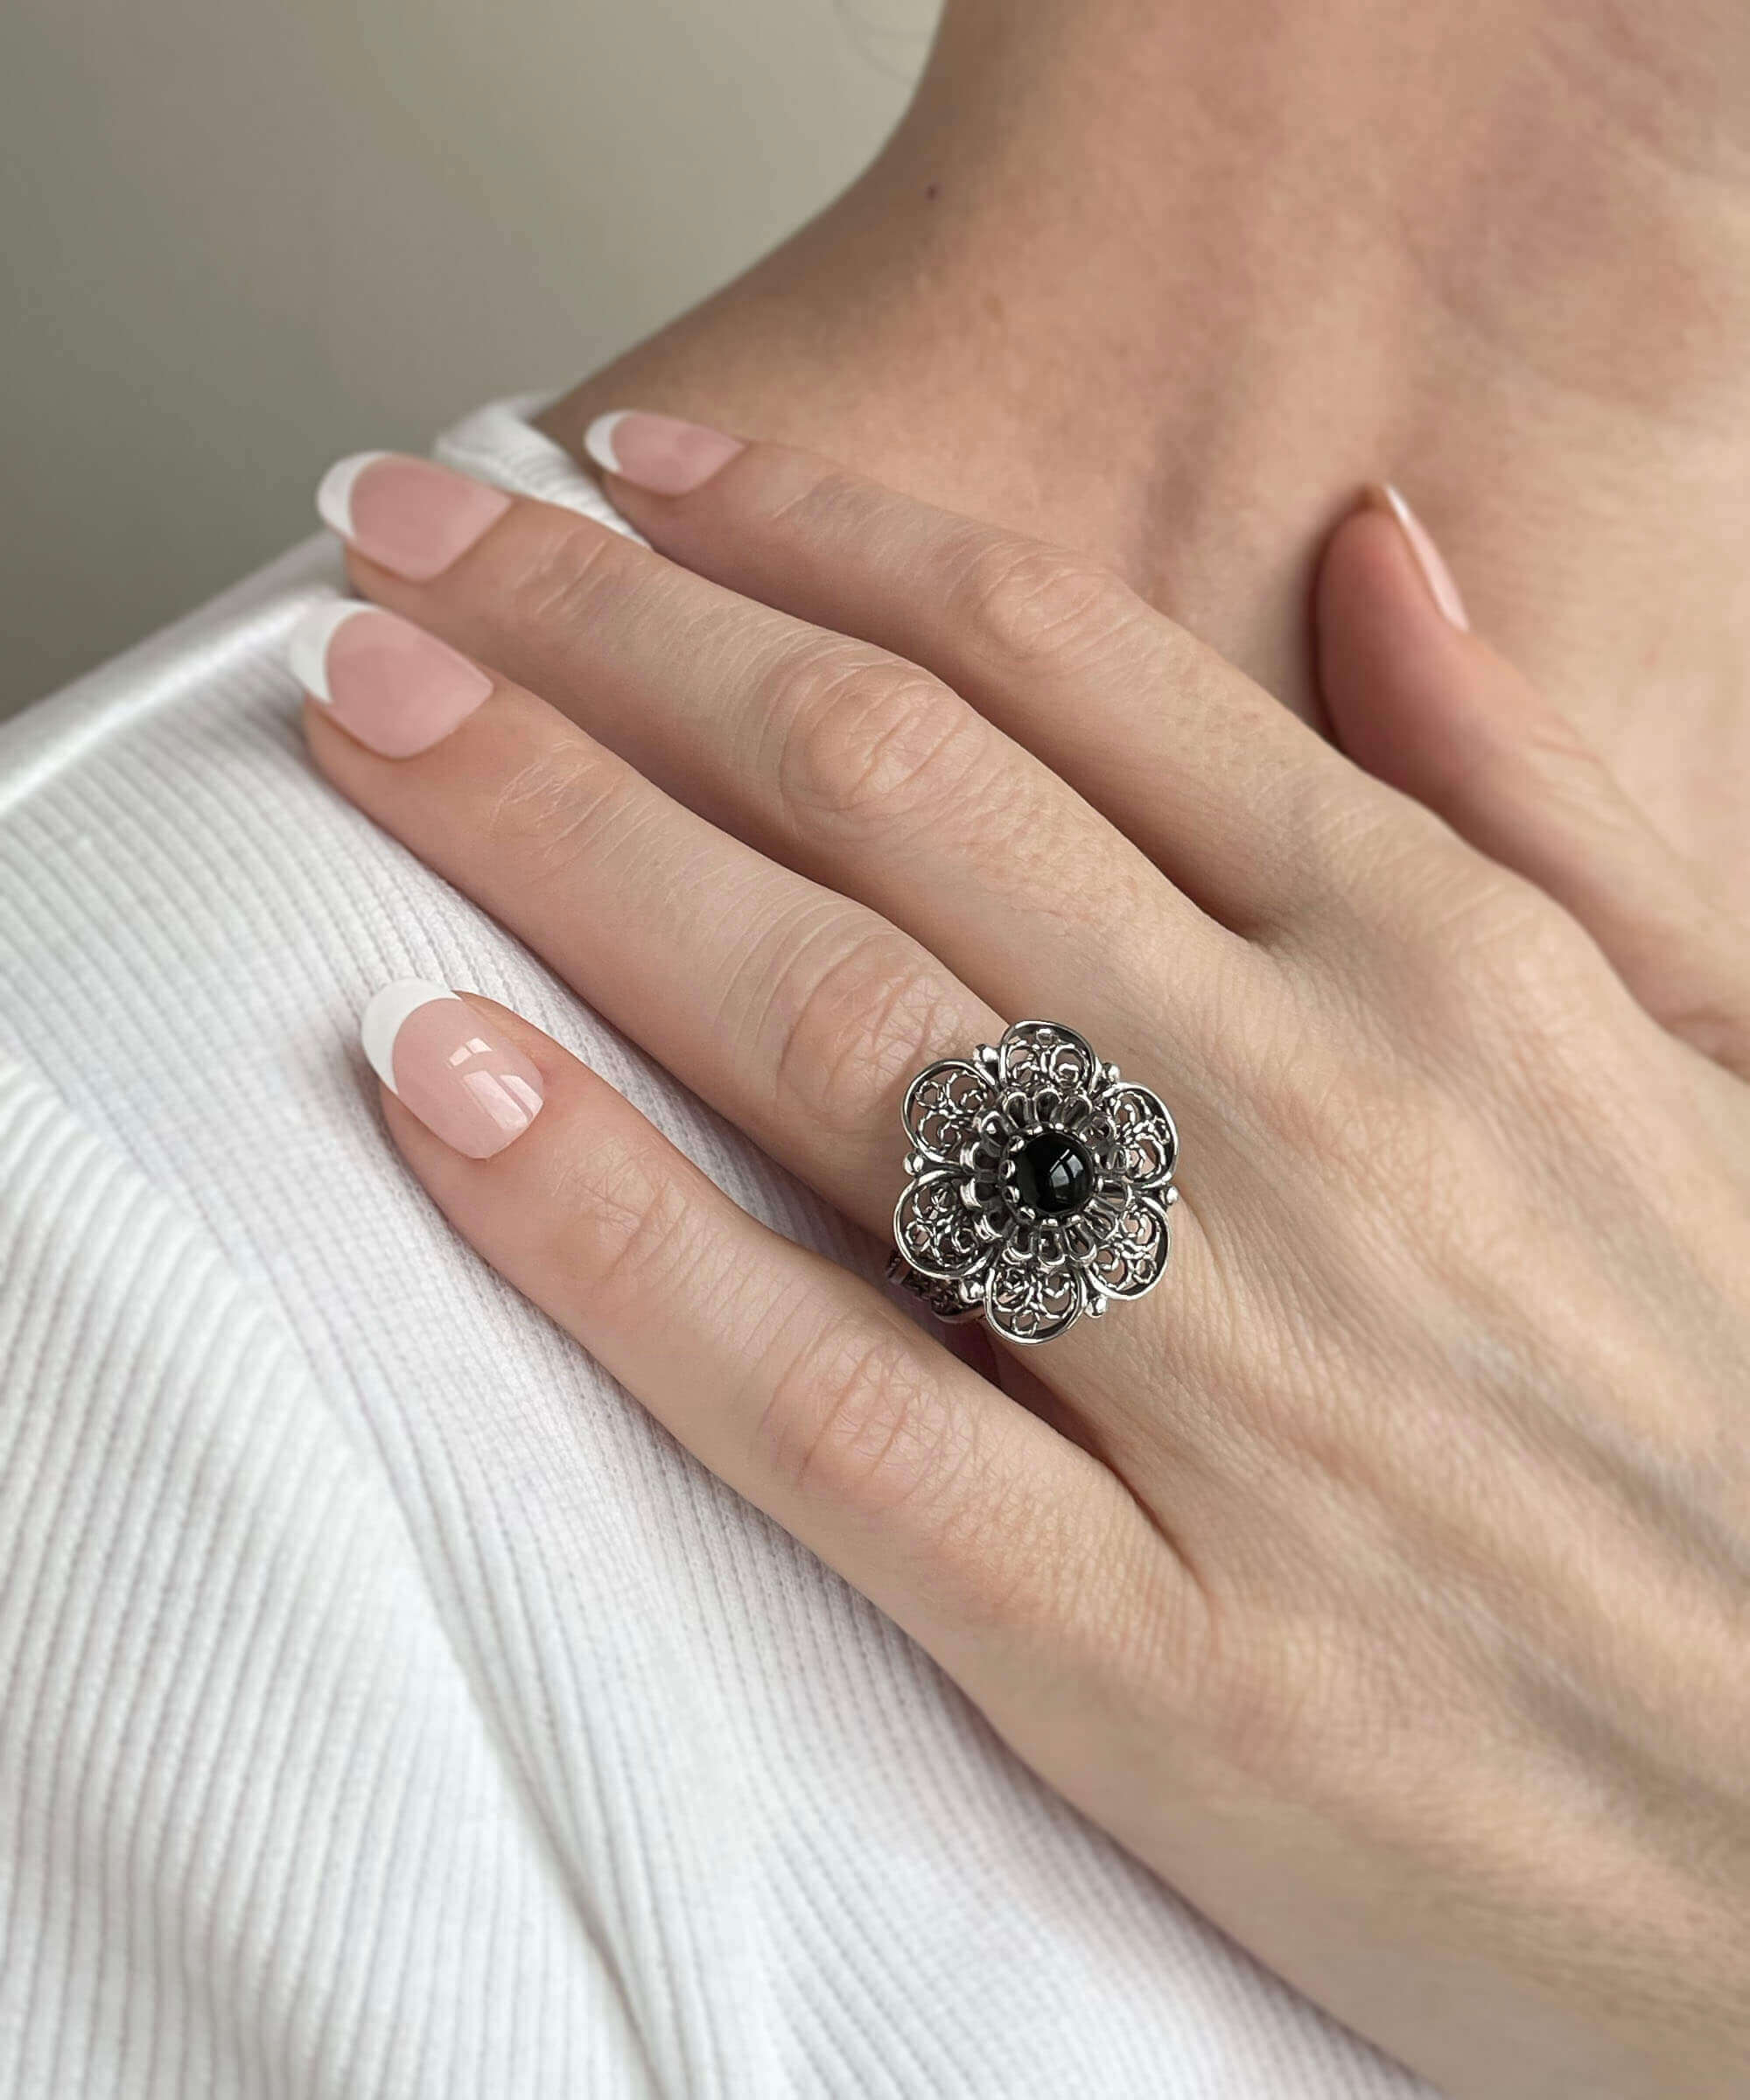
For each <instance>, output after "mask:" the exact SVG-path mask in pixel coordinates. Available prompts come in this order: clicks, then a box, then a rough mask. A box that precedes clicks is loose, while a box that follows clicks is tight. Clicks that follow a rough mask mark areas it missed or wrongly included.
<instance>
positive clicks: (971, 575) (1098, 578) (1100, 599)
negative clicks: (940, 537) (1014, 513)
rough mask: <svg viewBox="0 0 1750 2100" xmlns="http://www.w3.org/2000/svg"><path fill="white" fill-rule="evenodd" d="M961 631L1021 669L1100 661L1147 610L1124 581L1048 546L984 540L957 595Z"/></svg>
mask: <svg viewBox="0 0 1750 2100" xmlns="http://www.w3.org/2000/svg"><path fill="white" fill-rule="evenodd" d="M949 599H950V604H949V613H950V615H951V617H952V619H953V620H954V623H955V626H956V631H959V632H963V633H966V634H970V635H971V636H973V637H975V638H976V640H977V643H978V645H979V646H980V647H981V648H982V650H983V652H984V654H986V655H991V656H994V657H995V658H996V659H997V660H998V662H999V663H1001V664H1003V665H1004V666H1005V667H1007V668H1009V669H1026V668H1029V667H1033V666H1037V665H1038V664H1039V663H1040V662H1041V661H1042V660H1050V661H1053V662H1065V663H1068V664H1074V665H1077V666H1082V665H1085V664H1086V663H1087V662H1089V661H1091V660H1097V658H1098V657H1099V655H1101V654H1102V653H1103V651H1104V650H1105V649H1106V648H1109V647H1110V645H1111V643H1112V642H1113V641H1114V640H1115V639H1116V638H1117V637H1118V636H1120V635H1122V634H1125V633H1126V632H1127V631H1128V630H1129V629H1130V628H1131V627H1133V626H1134V624H1135V622H1136V621H1137V620H1138V619H1139V618H1140V617H1142V616H1143V615H1144V614H1145V612H1146V610H1147V609H1146V607H1145V606H1144V604H1143V601H1142V599H1140V598H1138V596H1137V594H1136V593H1135V591H1132V590H1131V587H1130V585H1129V584H1126V583H1125V582H1124V579H1123V577H1119V576H1117V575H1115V574H1114V573H1113V571H1112V570H1110V569H1107V568H1104V567H1103V566H1102V564H1101V563H1098V562H1096V561H1093V560H1090V559H1089V556H1086V555H1082V554H1076V553H1074V552H1072V551H1070V550H1068V549H1064V548H1059V547H1054V546H1052V545H1050V544H1049V543H1048V542H1045V541H1039V540H1023V539H1011V538H1009V537H1007V536H1005V535H1000V534H998V535H989V536H987V537H984V538H981V539H980V540H979V541H977V542H976V543H975V545H974V548H973V549H972V551H971V553H970V556H968V557H967V558H966V560H965V561H964V563H963V566H962V567H961V569H960V571H959V574H958V576H957V577H956V579H955V581H954V584H953V585H952V587H951V589H950V592H949Z"/></svg>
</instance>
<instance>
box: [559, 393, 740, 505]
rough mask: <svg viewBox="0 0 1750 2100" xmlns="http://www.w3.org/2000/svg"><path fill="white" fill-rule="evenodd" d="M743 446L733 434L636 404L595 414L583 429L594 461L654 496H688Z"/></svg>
mask: <svg viewBox="0 0 1750 2100" xmlns="http://www.w3.org/2000/svg"><path fill="white" fill-rule="evenodd" d="M746 449H747V448H746V446H745V445H744V444H742V442H741V440H740V439H739V437H725V435H724V433H723V432H722V431H721V430H707V429H706V427H705V425H704V423H683V422H681V421H680V420H679V418H678V417H676V416H651V415H648V414H647V413H646V412H645V411H644V410H643V409H614V410H613V412H612V413H611V414H609V415H606V416H597V417H596V419H595V421H594V422H593V423H591V425H590V427H589V429H588V430H585V431H584V451H586V452H587V453H588V454H589V456H590V458H591V459H593V460H594V461H595V463H596V465H598V466H600V467H605V468H606V470H607V472H609V473H611V474H618V475H619V476H620V479H621V480H623V481H630V482H632V483H634V485H635V486H637V487H639V488H648V489H649V490H650V492H651V493H652V494H654V495H658V496H690V495H691V493H693V491H694V490H695V489H696V488H698V487H701V486H703V485H704V483H705V482H707V481H709V480H710V479H711V476H712V475H713V474H714V473H716V472H718V469H719V468H721V467H725V466H727V465H728V464H729V462H730V461H731V460H732V459H733V458H734V457H735V455H736V454H737V453H738V452H740V451H746Z"/></svg>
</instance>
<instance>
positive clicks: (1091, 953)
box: [348, 459, 1241, 1057]
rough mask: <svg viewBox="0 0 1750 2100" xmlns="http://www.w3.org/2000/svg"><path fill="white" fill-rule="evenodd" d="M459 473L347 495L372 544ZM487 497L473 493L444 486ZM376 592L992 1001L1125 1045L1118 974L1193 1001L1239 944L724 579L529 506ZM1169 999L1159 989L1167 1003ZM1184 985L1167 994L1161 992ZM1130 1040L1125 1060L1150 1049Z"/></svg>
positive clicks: (1123, 852) (374, 573)
mask: <svg viewBox="0 0 1750 2100" xmlns="http://www.w3.org/2000/svg"><path fill="white" fill-rule="evenodd" d="M436 474H437V470H435V469H432V468H430V467H428V466H425V465H423V464H418V463H407V462H402V461H400V460H397V459H388V460H383V461H379V462H376V463H374V464H373V465H370V466H369V467H367V469H365V470H364V471H363V472H362V473H361V474H360V477H359V479H358V481H357V484H356V486H355V487H354V488H353V492H352V494H351V496H350V499H349V503H348V521H349V525H350V528H351V530H352V533H353V544H354V546H355V547H362V548H365V549H370V548H374V547H379V546H384V545H388V546H389V547H390V548H391V549H392V550H394V551H396V552H397V553H398V552H399V549H400V545H401V542H400V540H398V539H395V538H394V537H393V536H392V535H389V536H386V527H385V520H387V521H388V526H390V527H395V528H396V529H400V528H399V525H398V519H399V514H400V511H401V509H402V507H405V506H407V505H409V503H416V504H417V506H418V507H419V514H420V515H421V516H422V517H423V518H425V519H427V520H428V521H429V518H430V514H431V512H432V510H433V509H434V507H441V504H442V502H443V501H444V500H447V497H446V496H444V495H434V493H433V489H434V481H433V477H434V475H436ZM442 480H447V481H450V482H451V483H452V484H453V486H454V488H455V489H456V490H458V491H459V492H461V493H460V497H459V498H458V500H465V501H468V502H472V487H473V485H472V484H471V483H468V482H465V481H463V480H460V479H458V478H455V477H442V478H441V479H440V483H439V486H441V481H442ZM358 574H359V576H360V582H361V584H362V585H363V586H364V587H365V588H366V589H367V591H368V592H369V594H370V595H371V596H372V597H373V598H375V599H376V600H377V601H378V602H379V603H381V604H383V605H386V606H394V608H395V610H397V611H399V612H401V613H405V614H406V615H407V616H408V617H409V618H411V619H416V620H418V621H419V623H420V624H421V625H422V626H423V627H429V628H430V630H431V631H432V632H434V633H438V634H443V636H444V639H445V640H447V641H451V642H452V643H454V644H455V645H456V646H458V647H459V648H463V649H465V651H466V652H467V653H468V655H471V656H473V657H475V658H476V659H478V660H479V661H480V662H486V663H491V664H493V665H494V666H495V667H496V668H498V669H500V670H502V671H504V672H505V673H506V674H507V676H511V677H514V678H515V679H516V680H517V681H518V683H521V684H523V685H525V686H527V687H528V689H529V690H532V691H535V692H538V693H540V694H541V695H542V697H543V698H545V699H547V700H549V701H550V702H551V703H552V704H554V705H555V706H556V707H557V708H559V709H561V710H562V711H563V712H565V713H566V714H568V715H569V716H570V717H571V718H573V719H574V720H576V721H577V722H579V723H581V724H582V725H584V727H585V728H587V729H588V730H589V731H590V732H591V733H592V734H594V735H596V736H597V737H598V738H599V739H601V740H602V741H603V742H604V743H606V744H607V745H608V746H610V747H612V748H613V750H615V751H616V752H618V753H620V754H621V755H622V756H623V757H625V758H627V759H628V760H630V761H631V762H632V763H633V764H634V766H636V767H637V768H638V769H639V771H640V772H641V773H642V774H645V775H646V776H647V777H648V778H649V779H651V780H653V781H656V782H657V783H658V784H659V785H661V786H662V787H664V788H667V789H668V790H669V792H670V793H671V794H673V795H676V797H678V798H679V799H681V800H682V801H683V802H686V803H687V804H689V805H690V807H692V808H693V809H697V810H698V811H699V812H700V814H701V815H703V816H707V817H709V818H711V820H712V821H713V822H715V823H720V824H722V825H724V826H725V827H726V828H728V829H729V830H733V831H734V832H735V833H736V834H737V835H738V836H739V837H743V838H746V840H747V841H748V842H749V843H750V844H753V845H754V846H756V847H757V848H759V849H760V851H762V852H765V853H767V854H768V855H770V856H772V857H774V858H777V859H780V860H781V861H782V862H784V863H785V865H788V866H791V867H795V868H796V869H798V870H799V871H800V872H802V873H804V874H808V875H810V876H812V877H814V878H815V879H817V880H819V881H821V882H823V883H827V884H830V886H832V887H833V888H835V889H837V890H839V891H841V892H843V893H846V894H848V895H851V896H855V897H858V898H859V899H861V900H863V901H864V902H865V903H866V904H868V905H869V906H870V907H872V909H874V910H875V911H877V912H879V913H880V914H882V916H883V917H885V918H886V919H888V920H890V921H893V923H894V924H896V925H900V926H903V927H904V928H907V931H909V932H910V933H912V934H913V935H915V936H916V938H917V939H918V940H919V941H921V942H922V943H923V944H924V945H925V946H926V947H928V949H930V950H931V952H932V953H933V954H935V955H936V956H940V957H941V959H942V962H943V963H945V964H947V965H948V967H949V969H950V970H954V971H955V972H956V974H957V975H958V976H959V977H962V978H963V980H964V981H966V982H967V983H969V984H972V985H974V986H975V987H976V988H977V990H978V991H979V992H980V993H981V995H982V996H983V997H984V998H987V999H989V1000H990V1001H991V1004H992V1005H998V1006H1012V1007H1014V1008H1015V1009H1017V1010H1024V1011H1033V1010H1034V1009H1040V1010H1042V1011H1046V1012H1061V1013H1063V1014H1065V1015H1069V1016H1074V1017H1075V1018H1076V1019H1078V1020H1079V1021H1080V1023H1081V1024H1082V1026H1084V1027H1086V1028H1088V1029H1090V1030H1093V1031H1096V1032H1103V1033H1105V1034H1106V1036H1107V1037H1108V1039H1109V1040H1111V1039H1112V1038H1113V1036H1114V1028H1115V1021H1114V1015H1113V1012H1112V998H1111V995H1112V992H1113V990H1114V980H1113V974H1112V971H1111V969H1110V961H1109V958H1110V956H1113V955H1114V954H1115V953H1117V952H1120V951H1128V952H1130V953H1131V954H1132V955H1133V956H1135V957H1136V968H1137V970H1138V974H1139V975H1140V976H1142V977H1144V978H1145V979H1146V974H1147V971H1148V970H1149V968H1150V965H1151V963H1152V960H1153V959H1154V958H1155V957H1157V956H1159V957H1161V958H1162V959H1163V960H1170V963H1171V966H1172V972H1173V993H1174V995H1175V997H1176V998H1179V999H1180V1000H1181V1001H1188V1002H1191V1003H1194V1001H1195V998H1196V995H1197V987H1198V985H1199V984H1200V982H1201V981H1204V980H1207V979H1208V977H1210V976H1212V975H1213V974H1214V972H1215V970H1217V969H1219V968H1221V967H1222V961H1223V959H1224V958H1229V957H1231V959H1232V961H1233V963H1235V965H1236V966H1237V964H1238V963H1239V962H1240V960H1241V956H1240V955H1239V954H1238V953H1236V950H1238V949H1239V944H1238V943H1237V942H1236V940H1235V938H1234V936H1233V935H1231V934H1230V933H1229V932H1227V931H1226V930H1225V929H1224V928H1218V927H1217V926H1215V924H1214V923H1213V922H1212V921H1210V920H1208V918H1207V917H1206V916H1205V915H1204V914H1202V913H1201V912H1200V911H1198V910H1197V909H1196V908H1195V907H1193V906H1191V905H1190V904H1188V903H1187V901H1186V900H1184V899H1183V898H1181V897H1180V896H1179V895H1177V894H1176V893H1175V892H1174V891H1173V889H1172V887H1171V886H1170V885H1169V884H1167V883H1166V882H1165V881H1164V880H1163V879H1161V876H1160V874H1159V871H1157V870H1156V869H1155V868H1154V867H1153V866H1152V865H1151V864H1150V863H1149V862H1148V861H1147V860H1146V858H1145V857H1144V856H1143V855H1142V854H1141V853H1139V852H1138V851H1137V849H1136V848H1135V847H1134V846H1133V845H1131V844H1130V843H1129V842H1128V841H1127V840H1126V839H1124V837H1122V836H1121V835H1120V834H1119V833H1118V832H1117V831H1116V830H1114V829H1113V828H1112V826H1111V825H1110V823H1107V822H1106V821H1105V819H1104V818H1103V817H1102V816H1099V815H1098V814H1097V813H1096V811H1094V810H1093V809H1090V808H1089V805H1088V804H1087V803H1086V802H1084V801H1083V800H1082V798H1081V797H1080V796H1079V795H1076V794H1075V792H1074V791H1073V790H1072V789H1071V788H1068V787H1066V786H1065V784H1064V783H1063V782H1062V781H1060V780H1059V779H1057V778H1056V776H1055V775H1054V774H1052V773H1051V772H1050V771H1049V770H1048V769H1047V767H1045V766H1043V765H1041V764H1040V761H1039V760H1037V759H1036V758H1034V757H1033V755H1032V754H1031V753H1028V752H1026V751H1025V750H1023V749H1022V748H1021V747H1020V746H1019V745H1018V744H1016V743H1015V742H1014V741H1013V740H1012V739H1010V738H1008V737H1007V736H1005V734H1004V733H1003V732H1001V731H1000V730H998V729H996V728H994V727H993V726H992V725H991V724H990V723H989V722H987V721H986V720H985V719H984V718H983V717H982V716H981V715H979V714H978V713H977V711H975V710H974V709H972V708H971V707H970V706H968V705H967V704H966V703H965V702H964V701H963V699H961V698H960V697H958V696H957V695H956V694H955V693H954V692H953V691H952V690H949V688H948V687H946V686H944V685H942V683H940V682H939V681H938V680H936V679H935V678H933V677H932V676H929V675H928V673H927V672H924V671H921V670H920V669H918V667H917V666H916V665H914V664H909V663H904V662H900V660H899V659H897V658H895V657H893V656H890V655H887V654H886V652H885V651H883V650H880V649H878V648H872V646H871V645H869V644H868V643H866V642H858V641H847V640H846V639H845V638H844V636H842V635H837V634H825V633H823V631H822V630H820V629H819V628H816V627H812V626H810V625H809V624H808V623H807V622H804V621H802V620H795V619H792V618H790V617H789V616H788V614H784V613H774V612H773V611H772V610H770V609H769V608H768V607H766V606H760V605H756V604H754V603H753V602H752V601H751V600H749V599H746V598H742V597H739V596H738V595H737V594H736V593H734V592H733V591H727V590H725V589H723V588H722V587H721V586H719V585H718V584H712V583H709V582H706V581H704V580H703V579H702V578H700V577H697V576H695V575H693V574H691V573H690V571H689V570H685V569H683V568H680V567H677V566H676V564H675V563H672V562H669V561H667V560H666V559H664V558H663V557H662V556H659V555H655V554H653V553H652V552H651V551H650V550H649V549H648V548H644V547H641V546H638V545H636V544H634V542H631V541H629V540H627V539H626V538H624V537H623V536H621V535H617V534H614V533H612V532H609V531H607V530H606V528H603V527H601V526H599V525H598V524H596V523H594V522H593V521H590V520H588V519H583V518H579V517H577V516H575V515H573V514H570V512H566V511H563V510H559V509H556V508H554V507H551V506H549V505H543V504H537V503H521V504H516V505H513V506H510V507H507V508H506V509H504V510H503V511H502V512H501V513H500V514H498V515H496V516H495V518H494V520H493V523H492V526H491V529H490V530H489V531H487V532H486V534H485V535H484V536H483V537H479V538H478V539H477V540H476V541H475V542H474V543H473V544H472V546H471V547H470V548H469V549H468V551H467V552H466V554H465V556H463V557H462V558H460V559H459V560H458V561H456V562H454V563H451V565H450V566H449V567H448V568H447V569H446V570H444V571H443V572H442V573H441V574H440V575H439V576H437V577H435V578H431V579H428V580H424V581H411V582H409V580H407V579H405V578H401V577H395V576H391V575H389V574H388V573H387V572H386V571H383V570H375V569H372V568H369V567H367V566H365V565H363V564H360V565H359V568H358ZM1156 989H1157V988H1156V987H1153V986H1151V985H1150V984H1147V983H1146V982H1145V983H1144V984H1140V985H1138V987H1137V991H1138V1003H1139V1004H1140V1005H1143V1006H1145V1008H1146V1009H1147V1010H1148V1011H1150V1012H1153V1011H1155V1010H1156V1009H1158V1006H1159V998H1156V997H1155V996H1153V993H1154V991H1155V990H1156ZM1159 989H1164V987H1162V988H1159ZM1137 1048H1138V1045H1137V1043H1136V1042H1135V1041H1134V1040H1127V1039H1126V1037H1125V1036H1124V1033H1118V1034H1117V1040H1116V1043H1115V1054H1117V1055H1118V1056H1120V1057H1123V1056H1124V1055H1126V1054H1130V1055H1131V1056H1132V1057H1134V1055H1135V1054H1136V1050H1137Z"/></svg>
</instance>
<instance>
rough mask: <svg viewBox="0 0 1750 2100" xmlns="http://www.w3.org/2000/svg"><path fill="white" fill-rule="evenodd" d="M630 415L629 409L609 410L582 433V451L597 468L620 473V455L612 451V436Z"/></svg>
mask: <svg viewBox="0 0 1750 2100" xmlns="http://www.w3.org/2000/svg"><path fill="white" fill-rule="evenodd" d="M631 413H632V410H631V409H610V410H609V411H608V413H607V414H606V416H597V417H596V419H595V421H594V422H593V423H591V425H590V427H589V429H588V430H585V431H584V451H586V452H587V453H588V454H589V456H590V458H591V459H593V460H594V461H595V463H596V465H598V466H601V467H606V469H607V471H608V472H609V473H611V474H617V473H618V472H620V455H619V453H618V452H616V451H614V449H613V434H614V432H615V431H616V430H618V429H619V428H620V424H621V423H624V422H625V421H626V419H627V416H629V415H631Z"/></svg>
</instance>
